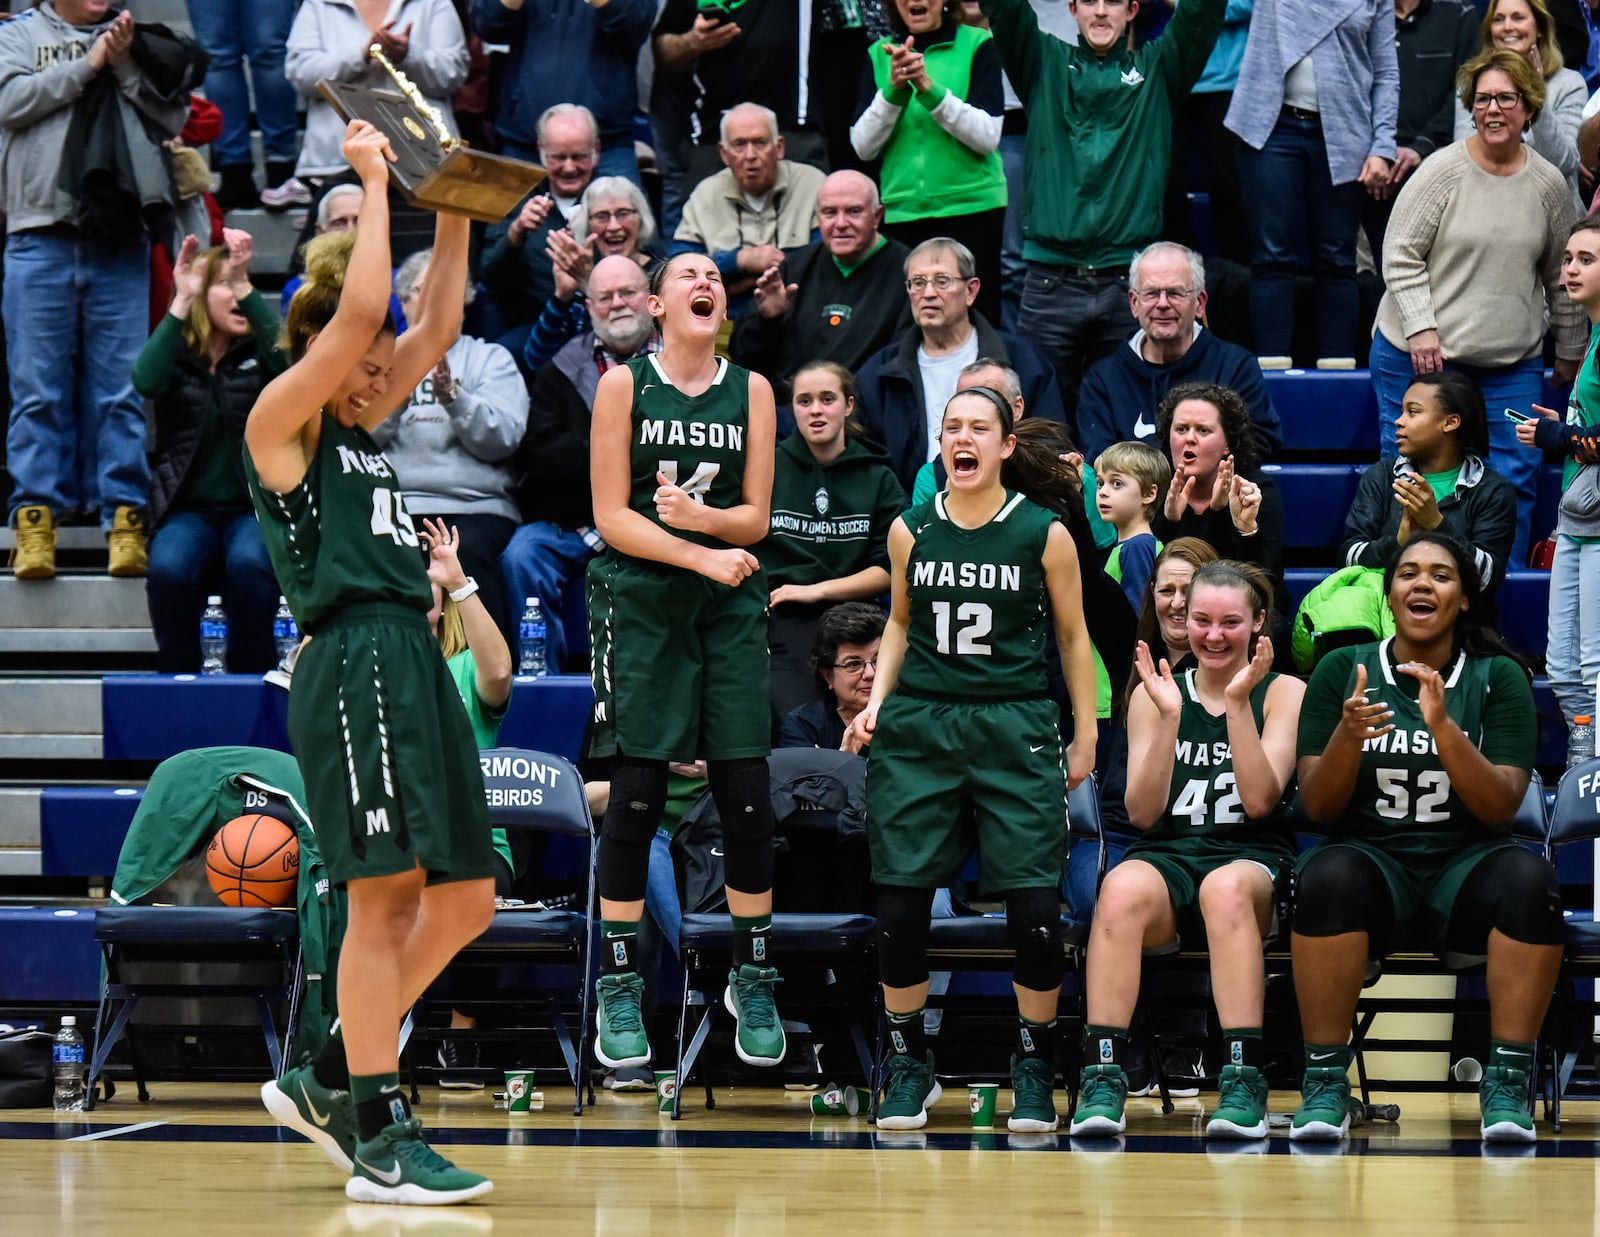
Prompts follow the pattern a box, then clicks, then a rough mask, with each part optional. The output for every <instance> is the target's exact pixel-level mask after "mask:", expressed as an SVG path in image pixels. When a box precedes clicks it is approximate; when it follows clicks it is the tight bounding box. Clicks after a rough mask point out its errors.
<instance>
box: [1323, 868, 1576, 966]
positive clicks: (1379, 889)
mask: <svg viewBox="0 0 1600 1237" xmlns="http://www.w3.org/2000/svg"><path fill="white" fill-rule="evenodd" d="M1394 926H1395V924H1394V902H1393V900H1392V899H1391V898H1390V896H1389V884H1388V882H1387V881H1386V880H1385V879H1384V876H1383V872H1382V870H1381V869H1380V868H1379V867H1378V865H1377V864H1376V863H1374V862H1373V861H1372V859H1371V858H1369V857H1368V856H1367V855H1366V854H1365V853H1364V852H1363V851H1361V850H1359V849H1358V848H1356V847H1354V846H1340V845H1338V844H1337V843H1335V844H1332V845H1328V846H1323V847H1321V848H1320V849H1319V850H1317V851H1316V853H1315V854H1313V855H1312V856H1311V858H1310V859H1308V860H1307V861H1306V865H1305V867H1304V868H1302V869H1301V870H1300V872H1299V874H1298V875H1297V876H1296V877H1295V899H1294V930H1295V932H1297V933H1298V934H1299V935H1301V936H1318V937H1320V936H1340V935H1343V934H1344V933H1347V932H1365V933H1366V934H1367V953H1368V956H1369V957H1373V958H1382V957H1383V956H1384V955H1385V954H1387V953H1388V952H1389V950H1390V945H1391V938H1392V937H1393V936H1394ZM1493 929H1498V930H1499V931H1500V932H1501V933H1503V934H1504V935H1506V936H1508V937H1510V938H1511V939H1512V940H1514V941H1520V942H1522V943H1523V944H1526V945H1560V944H1561V943H1562V942H1563V940H1564V939H1565V935H1566V932H1565V926H1564V924H1563V922H1562V918H1561V884H1560V881H1559V880H1558V879H1557V877H1556V872H1555V869H1554V868H1552V867H1551V866H1550V865H1549V864H1548V863H1546V862H1545V861H1544V860H1543V859H1541V858H1539V856H1537V855H1535V854H1533V853H1532V852H1531V851H1527V850H1523V849H1522V848H1521V847H1517V848H1515V849H1513V848H1511V847H1506V848H1504V849H1502V850H1496V851H1491V852H1490V853H1489V854H1487V855H1485V856H1484V857H1483V859H1482V860H1481V861H1480V862H1479V863H1478V864H1477V865H1476V866H1475V867H1474V868H1473V869H1472V871H1471V872H1469V873H1468V874H1467V879H1466V880H1465V881H1463V882H1462V884H1461V890H1460V892H1459V893H1457V894H1456V900H1455V904H1454V905H1453V906H1452V907H1451V908H1450V921H1449V923H1448V925H1446V927H1445V932H1444V950H1445V951H1446V952H1448V953H1453V954H1463V955H1466V956H1469V957H1479V956H1482V955H1483V954H1484V953H1485V952H1486V950H1487V948H1488V941H1489V933H1490V931H1491V930H1493Z"/></svg>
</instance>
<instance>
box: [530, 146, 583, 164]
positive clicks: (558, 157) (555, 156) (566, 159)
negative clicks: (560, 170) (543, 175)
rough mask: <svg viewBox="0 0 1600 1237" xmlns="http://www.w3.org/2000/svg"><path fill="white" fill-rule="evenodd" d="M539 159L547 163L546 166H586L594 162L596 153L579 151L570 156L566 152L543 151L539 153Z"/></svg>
mask: <svg viewBox="0 0 1600 1237" xmlns="http://www.w3.org/2000/svg"><path fill="white" fill-rule="evenodd" d="M539 157H540V158H542V159H543V160H544V161H545V164H546V166H548V165H549V164H552V163H578V164H584V163H593V162H594V151H592V150H577V151H573V152H571V153H570V154H568V153H566V152H565V151H556V150H541V151H540V152H539Z"/></svg>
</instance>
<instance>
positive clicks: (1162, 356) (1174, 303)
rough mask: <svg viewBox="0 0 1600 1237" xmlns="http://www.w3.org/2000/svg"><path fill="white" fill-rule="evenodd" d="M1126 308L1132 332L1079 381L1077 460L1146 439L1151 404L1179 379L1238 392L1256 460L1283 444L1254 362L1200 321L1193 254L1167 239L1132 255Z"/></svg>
mask: <svg viewBox="0 0 1600 1237" xmlns="http://www.w3.org/2000/svg"><path fill="white" fill-rule="evenodd" d="M1128 308H1129V309H1130V310H1132V312H1133V316H1134V318H1135V320H1137V322H1138V323H1139V329H1138V330H1137V331H1136V332H1134V336H1133V338H1132V339H1130V340H1128V342H1127V344H1126V345H1125V346H1124V347H1121V348H1118V349H1117V350H1116V351H1115V352H1113V353H1112V354H1111V355H1110V356H1108V357H1106V358H1105V359H1104V360H1102V361H1097V362H1095V363H1094V364H1093V365H1091V366H1090V367H1089V372H1088V373H1087V374H1085V375H1084V378H1083V389H1082V391H1081V392H1080V394H1079V396H1078V432H1077V441H1078V445H1079V446H1080V447H1082V448H1083V457H1084V459H1086V460H1088V461H1090V462H1091V463H1092V462H1093V461H1094V460H1095V458H1096V457H1097V456H1098V455H1099V454H1100V452H1101V451H1103V450H1104V449H1105V448H1106V447H1108V446H1110V445H1111V444H1112V443H1114V442H1127V441H1129V440H1131V439H1140V440H1144V439H1150V438H1152V437H1153V436H1154V434H1155V432H1156V407H1157V406H1158V405H1159V404H1160V403H1161V401H1162V400H1163V399H1165V398H1166V395H1167V392H1168V391H1169V390H1171V389H1172V388H1173V387H1175V386H1178V385H1179V384H1180V383H1184V382H1214V383H1216V384H1217V385H1218V386H1224V387H1228V388H1229V389H1231V390H1233V391H1237V392H1238V393H1239V396H1240V397H1241V398H1242V399H1243V400H1244V402H1245V406H1246V407H1247V408H1249V409H1250V423H1251V425H1252V426H1254V428H1255V432H1256V445H1257V448H1258V450H1259V452H1260V454H1261V457H1262V458H1263V459H1270V458H1271V457H1272V456H1273V454H1275V453H1276V452H1277V450H1278V448H1280V447H1281V446H1283V431H1282V429H1281V427H1280V426H1279V424H1278V414H1277V411H1276V410H1275V409H1274V408H1273V407H1272V397H1271V396H1270V395H1268V394H1267V384H1266V382H1265V381H1264V380H1263V379H1262V377H1261V367H1260V366H1259V365H1258V364H1256V359H1255V357H1254V356H1253V355H1252V354H1251V353H1250V352H1249V351H1248V350H1247V349H1245V348H1241V347H1239V345H1238V344H1230V343H1229V342H1228V341H1227V340H1225V339H1219V338H1218V337H1217V336H1216V335H1213V334H1212V333H1211V332H1210V331H1208V330H1206V328H1205V327H1204V326H1202V325H1201V324H1200V322H1199V319H1200V318H1202V317H1204V316H1205V310H1206V268H1205V264H1204V263H1203V262H1202V261H1201V259H1200V255H1199V254H1197V253H1196V252H1194V250H1192V249H1189V248H1187V247H1185V246H1183V245H1176V244H1173V243H1171V242H1170V241H1157V242H1156V243H1155V244H1154V245H1151V246H1149V247H1148V248H1145V249H1141V250H1140V251H1139V252H1138V253H1136V254H1134V255H1133V262H1132V263H1131V264H1130V265H1129V267H1128ZM1153 445H1155V446H1157V447H1159V446H1161V444H1160V443H1154V444H1153Z"/></svg>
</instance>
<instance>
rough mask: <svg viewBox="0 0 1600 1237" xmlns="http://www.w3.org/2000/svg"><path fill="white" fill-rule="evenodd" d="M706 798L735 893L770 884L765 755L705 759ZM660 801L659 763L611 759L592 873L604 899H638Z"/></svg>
mask: <svg viewBox="0 0 1600 1237" xmlns="http://www.w3.org/2000/svg"><path fill="white" fill-rule="evenodd" d="M706 777H707V779H708V780H709V781H710V783H711V797H712V799H713V800H714V801H715V802H716V805H717V815H718V817H719V818H720V819H721V821H722V836H723V848H724V850H725V851H726V852H727V853H726V857H725V859H724V861H723V865H724V869H725V879H726V882H727V885H728V887H729V888H730V889H736V890H738V891H739V892H740V893H765V892H766V891H767V890H769V889H771V888H772V837H773V825H772V788H771V783H770V781H769V779H768V776H767V762H766V759H765V758H761V759H752V760H711V761H707V762H706ZM666 806H667V762H666V761H664V760H637V759H634V758H633V757H630V756H618V757H617V758H616V760H615V761H614V762H613V763H612V768H611V802H610V805H609V806H608V807H607V808H606V815H605V819H604V821H602V822H601V826H600V861H599V871H598V873H597V875H596V880H597V883H598V885H599V887H600V896H601V897H602V898H605V899H607V900H608V901H612V902H638V901H641V900H642V899H643V898H644V890H645V884H646V882H647V880H648V878H649V872H650V843H651V840H652V839H654V837H655V835H656V830H657V829H658V828H660V827H661V814H662V812H664V811H665V810H666Z"/></svg>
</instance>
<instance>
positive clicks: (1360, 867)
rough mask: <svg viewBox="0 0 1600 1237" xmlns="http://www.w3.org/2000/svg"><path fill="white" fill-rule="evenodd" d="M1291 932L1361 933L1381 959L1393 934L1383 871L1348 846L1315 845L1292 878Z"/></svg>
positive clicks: (1373, 954)
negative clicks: (1292, 926)
mask: <svg viewBox="0 0 1600 1237" xmlns="http://www.w3.org/2000/svg"><path fill="white" fill-rule="evenodd" d="M1294 930H1295V931H1296V932H1298V933H1299V934H1300V935H1301V936H1342V935H1344V934H1345V933H1346V932H1365V933H1366V934H1367V953H1368V955H1369V956H1370V957H1373V958H1381V957H1383V955H1384V954H1385V953H1386V952H1388V948H1389V938H1390V936H1391V935H1393V932H1394V901H1393V899H1391V898H1390V896H1389V885H1388V882H1387V881H1385V880H1384V878H1383V872H1382V871H1381V870H1380V869H1379V868H1378V865H1377V864H1375V863H1373V862H1372V860H1370V859H1368V858H1367V857H1366V856H1365V855H1364V854H1362V853H1361V852H1360V851H1359V850H1357V849H1356V848H1355V847H1353V846H1339V845H1337V844H1333V845H1327V846H1322V847H1319V848H1318V849H1317V850H1316V852H1315V853H1314V854H1312V856H1311V858H1310V859H1308V860H1307V861H1306V865H1305V867H1303V868H1302V869H1301V870H1300V871H1299V872H1298V873H1297V874H1296V876H1295V879H1294Z"/></svg>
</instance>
